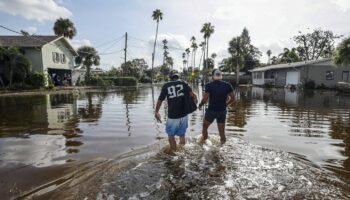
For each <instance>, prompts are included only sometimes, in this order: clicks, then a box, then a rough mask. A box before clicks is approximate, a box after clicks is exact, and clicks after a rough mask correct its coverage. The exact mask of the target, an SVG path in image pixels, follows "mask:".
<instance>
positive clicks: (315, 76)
mask: <svg viewBox="0 0 350 200" xmlns="http://www.w3.org/2000/svg"><path fill="white" fill-rule="evenodd" d="M327 71H331V72H333V79H331V80H327V78H326V73H327ZM301 72H302V73H301V78H302V80H303V81H306V80H313V81H315V84H316V85H321V84H324V85H325V86H327V87H330V88H334V87H335V86H336V84H337V82H340V81H343V80H342V76H343V72H349V73H350V66H346V67H337V66H335V65H334V64H333V63H332V62H331V61H327V62H322V63H318V64H313V65H307V66H304V67H302V71H301ZM348 81H349V80H348Z"/></svg>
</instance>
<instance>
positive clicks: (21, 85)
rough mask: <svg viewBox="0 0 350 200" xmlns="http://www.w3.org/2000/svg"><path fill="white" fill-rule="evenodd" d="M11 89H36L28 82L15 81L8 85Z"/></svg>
mask: <svg viewBox="0 0 350 200" xmlns="http://www.w3.org/2000/svg"><path fill="white" fill-rule="evenodd" d="M8 89H9V90H31V89H34V88H33V86H31V85H28V84H26V83H14V84H12V86H11V87H8Z"/></svg>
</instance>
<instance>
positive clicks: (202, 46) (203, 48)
mask: <svg viewBox="0 0 350 200" xmlns="http://www.w3.org/2000/svg"><path fill="white" fill-rule="evenodd" d="M199 46H200V47H201V49H202V53H201V58H200V59H199V60H200V61H199V66H198V69H199V70H200V69H201V63H202V58H203V65H204V61H205V55H204V54H205V42H201V43H200V44H199ZM203 56H204V57H203Z"/></svg>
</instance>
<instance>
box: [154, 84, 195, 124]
mask: <svg viewBox="0 0 350 200" xmlns="http://www.w3.org/2000/svg"><path fill="white" fill-rule="evenodd" d="M191 91H192V89H191V87H190V86H189V85H188V84H187V83H186V82H184V81H181V80H177V81H170V82H168V83H166V84H164V85H163V87H162V91H161V92H160V95H159V98H158V100H160V101H164V100H165V98H167V100H168V117H169V118H170V119H178V118H182V117H184V116H186V115H187V113H186V110H185V106H184V105H185V101H186V99H185V95H189V93H190V92H191Z"/></svg>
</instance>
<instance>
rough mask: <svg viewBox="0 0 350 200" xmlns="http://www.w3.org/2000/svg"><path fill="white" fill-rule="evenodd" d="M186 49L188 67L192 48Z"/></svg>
mask: <svg viewBox="0 0 350 200" xmlns="http://www.w3.org/2000/svg"><path fill="white" fill-rule="evenodd" d="M185 51H186V54H187V68H188V58H189V55H190V52H191V50H190V48H187V49H186V50H185Z"/></svg>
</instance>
